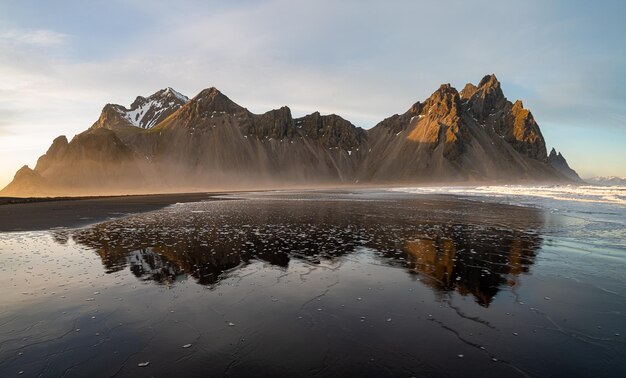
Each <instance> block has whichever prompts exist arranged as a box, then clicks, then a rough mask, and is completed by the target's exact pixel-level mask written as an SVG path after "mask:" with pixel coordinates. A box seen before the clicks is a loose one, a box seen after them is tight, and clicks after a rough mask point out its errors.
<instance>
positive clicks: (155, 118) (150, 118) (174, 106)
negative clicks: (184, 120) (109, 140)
mask: <svg viewBox="0 0 626 378" xmlns="http://www.w3.org/2000/svg"><path fill="white" fill-rule="evenodd" d="M188 102H189V98H187V96H185V95H182V94H181V93H179V92H177V91H175V90H174V89H172V88H171V87H167V88H165V89H161V90H159V91H157V92H155V93H153V94H152V95H150V96H148V97H143V96H137V97H136V98H135V101H133V103H132V104H131V105H130V109H127V108H125V107H124V106H121V105H117V104H107V105H106V106H105V107H104V108H103V109H102V113H101V114H100V118H99V119H98V121H96V123H94V125H93V126H92V127H93V128H106V129H111V130H116V129H120V128H124V127H129V126H135V127H140V128H142V129H150V128H152V127H154V126H156V125H157V124H159V123H160V122H161V121H163V120H164V119H165V118H167V117H169V116H170V115H171V114H172V113H174V112H175V111H176V110H178V109H179V108H180V107H182V106H183V105H185V104H186V103H188Z"/></svg>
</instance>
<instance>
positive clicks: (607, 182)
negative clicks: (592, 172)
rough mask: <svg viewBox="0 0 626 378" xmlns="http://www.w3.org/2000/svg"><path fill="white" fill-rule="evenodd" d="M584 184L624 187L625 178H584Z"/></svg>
mask: <svg viewBox="0 0 626 378" xmlns="http://www.w3.org/2000/svg"><path fill="white" fill-rule="evenodd" d="M585 181H586V182H588V183H590V184H593V185H602V186H626V177H617V176H604V177H591V178H586V179H585Z"/></svg>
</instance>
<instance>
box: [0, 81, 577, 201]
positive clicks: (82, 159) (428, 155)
mask: <svg viewBox="0 0 626 378" xmlns="http://www.w3.org/2000/svg"><path fill="white" fill-rule="evenodd" d="M18 173H19V174H18V175H16V177H15V179H14V180H13V182H12V183H11V184H10V185H9V186H7V187H6V188H5V189H4V190H3V191H2V192H1V193H0V194H2V195H12V196H30V195H45V194H46V193H47V194H48V195H60V194H63V195H72V194H105V193H133V192H161V191H178V190H194V189H203V188H204V189H206V188H213V189H235V188H238V189H244V188H246V189H251V188H261V187H279V186H294V185H321V184H329V185H336V184H352V183H361V184H366V183H386V182H387V183H396V182H415V183H418V182H460V181H474V182H478V181H506V182H510V181H515V182H519V181H523V180H533V181H542V180H543V181H560V180H567V178H566V177H569V176H567V175H564V174H562V173H559V172H558V171H557V170H556V169H555V168H554V167H553V165H551V164H549V163H548V158H547V154H546V150H545V142H544V139H543V136H542V135H541V131H540V130H539V126H538V125H537V123H536V122H535V120H534V118H533V116H532V114H531V113H530V112H529V111H528V110H526V109H524V107H523V106H522V103H521V102H520V101H517V102H515V103H511V102H510V101H508V100H507V99H506V98H505V97H504V95H503V93H502V90H501V88H500V83H499V82H498V81H497V79H496V78H495V76H493V75H490V76H486V77H485V78H483V79H482V80H481V81H480V83H479V84H478V85H477V86H475V85H473V84H468V85H466V86H465V88H464V89H463V91H461V92H460V93H459V92H457V90H456V89H455V88H453V87H452V86H450V85H449V84H445V85H442V86H441V87H440V88H439V89H438V90H437V91H435V92H434V93H433V94H432V95H431V96H430V97H429V98H428V99H427V100H426V101H424V102H423V103H422V102H417V103H415V104H414V105H413V106H412V107H411V108H410V109H409V110H407V111H406V112H405V113H404V114H401V115H394V116H391V117H389V118H387V119H385V120H383V121H381V122H380V123H379V124H378V125H376V126H375V127H373V128H372V129H370V130H367V131H366V130H363V129H361V128H358V127H355V126H354V125H353V124H351V123H350V122H349V121H347V120H345V119H343V118H341V117H339V116H337V115H334V114H333V115H321V114H320V113H318V112H315V113H312V114H309V115H306V116H304V117H301V118H293V116H292V114H291V111H290V109H289V108H288V107H286V106H285V107H282V108H280V109H276V110H271V111H268V112H266V113H264V114H253V113H251V112H250V111H248V110H247V109H246V108H244V107H242V106H240V105H238V104H236V103H235V102H233V101H232V100H230V99H229V98H228V97H227V96H225V95H224V94H223V93H221V92H220V91H219V90H217V89H216V88H209V89H205V90H203V91H202V92H200V93H199V94H198V95H197V96H196V97H194V98H193V99H191V100H189V99H188V98H187V97H185V96H183V95H181V94H180V93H178V92H176V91H174V90H172V89H171V88H168V89H165V90H162V91H159V92H157V93H155V94H154V95H152V96H149V97H147V98H144V97H138V98H137V99H136V100H135V102H134V103H133V104H132V105H131V107H130V109H127V108H125V107H122V106H120V105H111V104H109V105H106V106H105V107H104V109H103V111H102V114H101V116H100V118H99V119H98V121H97V122H96V123H94V125H93V126H92V127H91V128H90V129H88V130H87V131H85V132H83V133H81V134H79V135H77V136H75V137H74V138H73V139H72V140H71V141H69V142H68V140H67V139H66V138H65V137H59V138H57V139H55V140H54V142H53V144H52V146H51V147H50V149H49V150H48V151H47V153H46V154H45V155H43V156H42V157H41V158H40V159H39V161H38V162H37V166H36V167H35V169H34V170H30V169H28V172H27V171H25V170H24V168H23V169H22V170H20V172H18Z"/></svg>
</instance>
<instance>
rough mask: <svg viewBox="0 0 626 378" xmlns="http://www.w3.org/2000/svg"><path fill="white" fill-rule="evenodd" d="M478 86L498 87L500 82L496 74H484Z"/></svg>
mask: <svg viewBox="0 0 626 378" xmlns="http://www.w3.org/2000/svg"><path fill="white" fill-rule="evenodd" d="M478 88H500V82H499V81H498V78H497V77H496V75H494V74H491V75H485V76H484V77H483V78H482V79H481V80H480V82H479V83H478Z"/></svg>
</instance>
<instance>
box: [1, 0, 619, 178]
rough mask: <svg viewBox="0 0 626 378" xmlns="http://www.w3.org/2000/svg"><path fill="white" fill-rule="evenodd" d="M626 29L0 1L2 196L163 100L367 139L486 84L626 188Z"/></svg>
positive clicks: (493, 17)
mask: <svg viewBox="0 0 626 378" xmlns="http://www.w3.org/2000/svg"><path fill="white" fill-rule="evenodd" d="M624 20H626V2H625V1H621V0H620V1H593V2H591V1H576V0H563V1H557V0H555V1H545V0H542V1H534V0H529V1H519V0H518V1H506V0H498V1H482V0H476V1H466V0H458V1H446V0H438V1H419V0H413V1H368V0H359V1H349V0H348V1H333V0H315V1H297V0H296V1H293V0H292V1H286V0H272V1H253V0H242V1H193V0H189V1H176V2H172V1H155V0H125V1H120V0H106V1H80V2H77V1H63V0H56V1H29V0H22V1H8V0H0V187H3V186H4V185H6V184H7V183H8V182H9V181H10V180H11V179H12V177H13V175H14V173H15V171H17V169H19V168H20V167H21V166H23V165H25V164H27V165H29V166H30V167H31V168H33V167H34V165H35V163H36V161H37V158H38V157H39V156H41V155H42V154H44V153H45V151H46V150H47V148H48V147H49V146H50V144H51V143H52V140H53V139H54V138H55V137H56V136H59V135H66V136H68V138H71V137H72V136H74V135H75V134H77V133H80V132H82V131H84V130H85V129H87V128H88V127H90V126H91V125H92V124H93V122H95V121H96V120H97V119H98V116H99V114H100V111H101V109H102V107H103V106H104V105H105V104H107V103H117V104H122V105H125V106H129V105H130V103H131V102H132V101H133V100H134V99H135V97H136V96H138V95H143V96H147V95H150V94H152V93H154V92H156V91H158V90H159V89H162V88H165V87H168V86H171V87H173V88H175V89H176V90H177V91H179V92H181V93H184V94H186V95H187V96H189V97H192V96H194V95H196V94H197V93H198V92H200V91H201V90H202V89H204V88H208V87H211V86H215V87H217V88H218V89H220V91H222V92H223V93H224V94H226V95H227V96H228V97H230V98H231V99H232V100H233V101H235V102H237V103H238V104H240V105H242V106H245V107H247V108H248V109H250V110H251V111H253V112H257V113H260V112H265V111H267V110H270V109H274V108H279V107H280V106H283V105H288V106H289V107H290V108H291V110H292V113H293V114H294V115H295V116H301V115H304V114H308V113H312V112H314V111H320V112H321V113H323V114H324V113H336V114H339V115H341V116H342V117H344V118H346V119H348V120H350V121H351V122H353V123H354V124H355V125H357V126H361V127H363V128H370V127H372V126H374V125H375V124H376V123H378V122H379V121H381V120H382V119H383V118H385V117H388V116H390V115H392V114H396V113H403V112H404V111H406V110H407V109H408V108H409V107H410V105H411V104H413V103H414V102H416V101H418V100H424V99H426V98H427V97H428V96H429V95H430V94H431V93H432V92H434V91H435V90H436V89H437V88H438V87H439V85H440V84H442V83H451V84H452V85H453V86H455V87H456V88H457V89H459V90H460V89H462V88H463V86H464V85H465V83H467V82H473V83H475V84H476V83H478V81H480V79H481V78H482V77H483V76H484V75H486V74H490V73H495V74H496V76H497V77H498V79H499V80H500V82H501V84H502V88H503V90H504V93H505V95H506V96H507V97H508V98H509V99H510V100H512V101H515V100H516V99H520V100H522V101H523V103H524V106H525V107H526V108H528V109H530V110H531V111H532V113H533V115H534V117H535V119H536V120H537V122H538V123H539V125H540V127H541V130H542V132H543V134H544V137H545V139H546V144H547V146H548V149H550V148H552V147H555V148H556V149H557V150H558V151H561V152H562V153H563V155H564V156H565V157H566V159H567V160H568V161H569V163H570V165H571V166H572V167H573V168H574V169H576V170H577V171H578V172H579V174H580V175H581V176H582V177H590V176H598V175H602V176H606V175H616V176H626V91H625V90H624V88H625V87H626V22H624Z"/></svg>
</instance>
